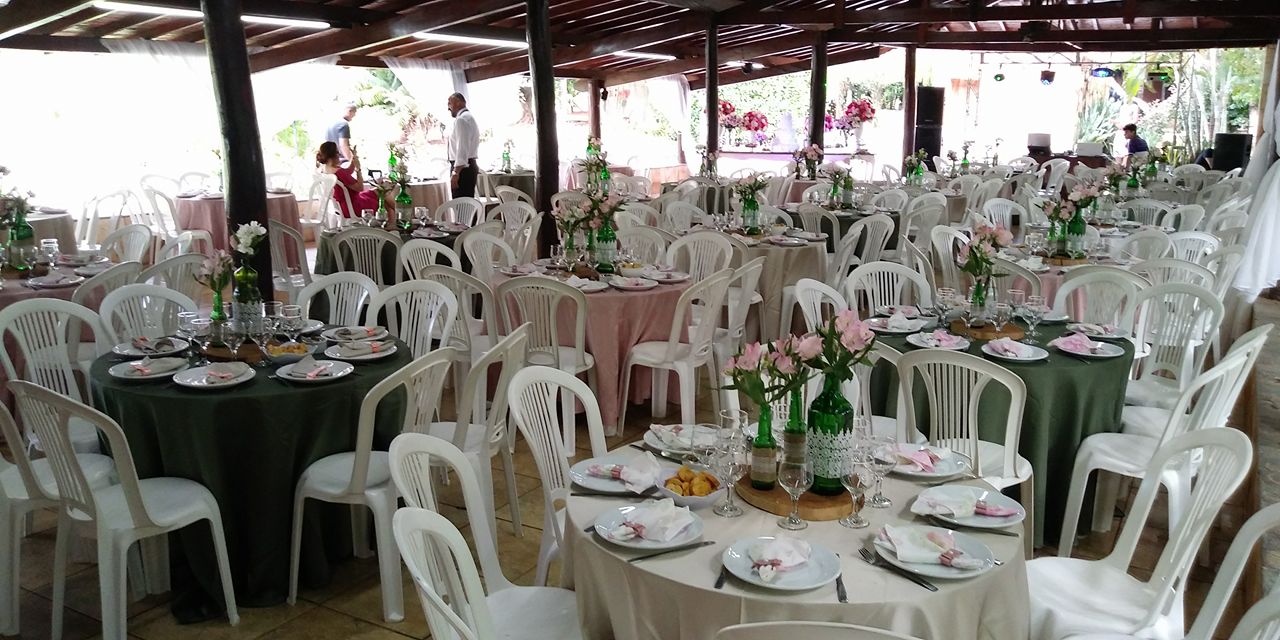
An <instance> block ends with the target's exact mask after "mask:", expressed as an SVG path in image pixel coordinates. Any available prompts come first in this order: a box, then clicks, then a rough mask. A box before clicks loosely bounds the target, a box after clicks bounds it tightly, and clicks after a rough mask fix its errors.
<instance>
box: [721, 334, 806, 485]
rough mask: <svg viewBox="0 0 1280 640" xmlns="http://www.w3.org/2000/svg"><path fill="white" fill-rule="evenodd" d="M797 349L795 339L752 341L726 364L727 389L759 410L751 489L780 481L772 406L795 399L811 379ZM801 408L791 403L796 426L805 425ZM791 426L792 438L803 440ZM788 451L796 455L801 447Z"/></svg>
mask: <svg viewBox="0 0 1280 640" xmlns="http://www.w3.org/2000/svg"><path fill="white" fill-rule="evenodd" d="M798 347H799V343H798V341H796V340H794V339H792V338H784V339H781V340H777V341H774V342H773V343H770V344H767V345H763V344H761V343H759V342H753V343H751V344H748V345H746V346H744V347H743V348H742V352H741V353H739V354H738V355H737V356H736V357H733V358H729V361H728V362H727V363H726V364H725V368H724V375H725V376H726V377H727V378H729V380H730V384H728V385H726V386H725V389H728V390H733V391H737V392H738V393H739V394H741V395H743V396H746V397H747V398H748V399H749V400H751V402H752V403H753V404H755V405H756V407H757V408H758V409H759V411H760V415H759V418H758V420H757V429H756V437H755V439H753V440H752V443H751V486H753V487H755V488H757V489H762V490H768V489H772V488H773V486H774V483H775V482H776V480H777V450H778V443H777V441H776V440H774V437H773V403H775V402H777V401H779V400H782V399H783V398H786V397H788V396H791V398H792V400H795V399H796V396H798V395H799V393H800V390H801V389H803V388H804V383H805V382H807V381H808V379H809V369H808V368H807V367H805V366H804V363H803V360H804V358H802V357H801V355H800V353H799V352H798ZM801 405H802V403H801V402H798V401H793V402H792V403H791V408H790V411H791V414H792V417H794V418H796V420H795V422H796V423H797V425H803V419H802V418H800V415H801V414H800V411H802V407H801ZM788 426H789V427H791V430H790V431H788V432H787V434H788V435H787V437H788V438H789V439H790V438H793V437H795V436H799V437H800V438H801V439H803V437H804V431H803V429H802V430H801V431H799V433H796V431H795V426H793V425H791V424H789V425H788ZM788 448H789V449H792V451H793V453H794V452H795V450H796V449H799V448H800V447H793V446H791V447H788Z"/></svg>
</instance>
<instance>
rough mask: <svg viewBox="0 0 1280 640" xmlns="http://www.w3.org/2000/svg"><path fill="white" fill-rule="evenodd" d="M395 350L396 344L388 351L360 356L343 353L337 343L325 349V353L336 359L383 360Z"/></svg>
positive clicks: (353, 360) (354, 360) (356, 360)
mask: <svg viewBox="0 0 1280 640" xmlns="http://www.w3.org/2000/svg"><path fill="white" fill-rule="evenodd" d="M395 352H396V345H394V344H393V345H391V347H390V348H389V349H387V350H386V351H379V352H377V353H366V354H363V355H358V356H344V355H342V352H341V351H340V350H339V349H338V345H336V344H335V345H333V346H332V347H329V348H328V349H325V350H324V355H326V356H328V357H330V358H333V359H335V360H346V361H348V362H368V361H370V360H381V359H383V358H385V357H387V356H389V355H391V354H393V353H395Z"/></svg>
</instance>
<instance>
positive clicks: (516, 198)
mask: <svg viewBox="0 0 1280 640" xmlns="http://www.w3.org/2000/svg"><path fill="white" fill-rule="evenodd" d="M493 194H494V195H495V196H497V197H498V202H501V203H502V204H507V203H509V202H523V203H525V204H529V205H532V204H533V196H531V195H529V194H527V193H525V192H523V191H521V190H519V189H517V188H515V187H510V186H507V185H504V184H500V185H497V186H495V187H494V188H493Z"/></svg>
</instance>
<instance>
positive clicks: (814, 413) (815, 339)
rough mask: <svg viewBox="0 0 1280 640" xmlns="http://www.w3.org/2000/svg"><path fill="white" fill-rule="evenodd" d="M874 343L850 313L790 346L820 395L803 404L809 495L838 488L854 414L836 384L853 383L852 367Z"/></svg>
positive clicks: (864, 326)
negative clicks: (817, 380)
mask: <svg viewBox="0 0 1280 640" xmlns="http://www.w3.org/2000/svg"><path fill="white" fill-rule="evenodd" d="M875 341H876V334H875V332H874V331H872V330H871V327H869V326H868V325H867V324H866V323H864V322H862V321H861V320H859V319H858V314H857V313H856V312H855V311H852V310H848V309H846V310H844V311H841V312H839V313H837V314H836V315H835V317H833V318H832V319H831V320H830V321H829V322H828V323H827V324H826V325H824V326H823V327H821V328H819V329H818V330H817V331H816V332H815V334H813V335H809V336H805V337H804V338H803V339H801V340H800V341H799V343H798V344H797V345H796V351H797V352H798V353H799V354H800V355H801V357H802V358H803V359H804V362H805V365H807V366H808V367H809V368H811V369H813V370H814V372H816V373H819V374H822V376H823V379H822V391H821V393H819V394H818V396H817V397H816V398H814V399H813V400H812V402H811V403H810V405H809V434H808V447H809V459H810V460H811V461H812V463H813V475H814V481H813V492H814V493H818V494H821V495H837V494H839V493H841V492H842V491H843V489H844V487H843V486H842V485H841V484H840V476H841V475H843V474H844V471H845V468H844V466H845V464H846V461H847V460H848V459H849V454H850V453H851V452H852V450H853V447H854V445H855V443H854V433H853V415H854V411H853V405H852V404H850V403H849V401H848V400H847V399H846V398H845V396H844V393H843V392H842V391H841V388H840V385H841V383H844V382H847V381H848V380H851V379H853V367H854V366H855V365H857V364H859V363H865V362H866V361H867V355H868V354H870V353H871V350H872V349H873V348H875Z"/></svg>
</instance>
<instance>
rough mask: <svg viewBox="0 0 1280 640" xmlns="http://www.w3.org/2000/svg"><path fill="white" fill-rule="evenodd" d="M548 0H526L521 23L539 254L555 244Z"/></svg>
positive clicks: (556, 176)
mask: <svg viewBox="0 0 1280 640" xmlns="http://www.w3.org/2000/svg"><path fill="white" fill-rule="evenodd" d="M548 1H549V0H527V2H526V7H527V14H528V15H527V16H526V17H525V25H526V29H527V31H528V41H529V77H530V83H531V84H532V85H533V123H534V126H535V127H536V128H537V131H538V160H537V163H536V164H535V165H534V185H535V189H534V194H533V202H534V205H535V206H536V207H537V208H538V210H539V211H541V212H543V213H542V215H543V218H542V227H541V231H540V232H539V236H541V237H540V239H539V240H540V241H539V243H538V245H539V249H540V253H541V254H542V255H546V254H547V248H548V247H550V246H551V245H553V244H558V243H559V240H558V239H557V235H556V225H555V219H554V218H553V217H552V215H551V196H553V195H555V193H556V192H557V191H559V190H560V145H559V144H558V142H557V138H556V87H555V81H556V79H555V68H554V67H553V66H552V62H551V18H550V15H549V14H548V10H547V4H548Z"/></svg>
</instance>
